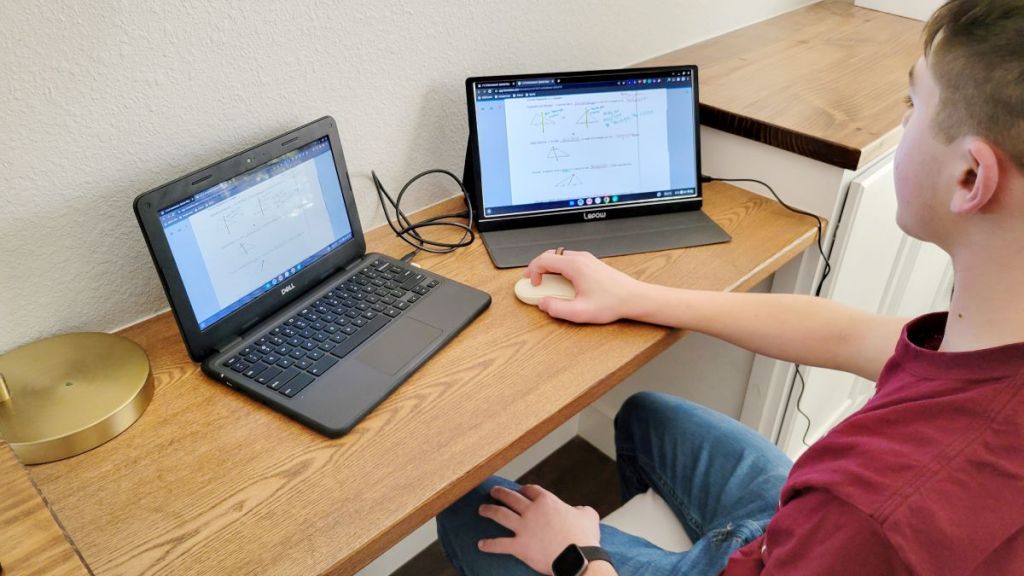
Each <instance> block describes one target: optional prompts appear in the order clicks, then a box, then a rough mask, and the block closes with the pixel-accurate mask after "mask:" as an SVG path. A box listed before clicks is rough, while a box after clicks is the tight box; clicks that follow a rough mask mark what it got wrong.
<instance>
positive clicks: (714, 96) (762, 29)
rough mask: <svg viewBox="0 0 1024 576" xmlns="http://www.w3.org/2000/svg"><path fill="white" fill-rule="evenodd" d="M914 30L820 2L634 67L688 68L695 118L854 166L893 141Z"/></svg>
mask: <svg viewBox="0 0 1024 576" xmlns="http://www.w3.org/2000/svg"><path fill="white" fill-rule="evenodd" d="M922 28H923V24H922V23H921V22H919V21H917V20H911V19H908V18H901V17H899V16H893V15H891V14H885V13H883V12H876V11H874V10H868V9H867V8H858V7H856V6H854V5H853V3H852V2H849V1H843V0H826V1H824V2H820V3H817V4H813V5H811V6H808V7H806V8H802V9H799V10H795V11H793V12H789V13H786V14H783V15H781V16H777V17H775V18H772V19H770V20H766V21H764V22H761V23H758V24H754V25H752V26H747V27H745V28H741V29H739V30H736V31H734V32H730V33H728V34H723V35H722V36H717V37H715V38H712V39H710V40H707V41H705V42H701V43H698V44H695V45H693V46H689V47H687V48H683V49H681V50H676V51H675V52H670V53H668V54H665V55H663V56H659V57H657V58H652V59H650V60H647V61H645V62H642V63H641V64H639V65H642V66H667V65H675V64H696V65H697V66H698V67H699V69H700V77H699V82H700V101H701V110H700V114H701V123H702V124H704V125H706V126H710V127H712V128H717V129H719V130H724V131H726V132H730V133H732V134H737V135H739V136H743V137H745V138H749V139H751V140H756V141H759V142H764V143H765V144H769V145H771V146H775V147H777V148H781V149H783V150H788V151H790V152H795V153H797V154H800V155H802V156H806V157H808V158H813V159H815V160H820V161H822V162H825V163H827V164H831V165H834V166H838V167H840V168H846V169H850V170H855V169H857V168H859V167H862V166H865V165H867V164H868V163H870V162H871V161H872V160H874V159H875V158H877V157H879V156H880V155H881V154H883V153H885V152H886V151H888V150H890V149H892V148H893V147H894V146H895V145H896V144H897V143H898V142H899V138H900V135H901V134H902V129H901V126H900V120H901V118H902V117H903V112H904V110H905V105H904V103H903V97H904V96H905V95H906V94H907V73H908V72H909V70H910V67H911V66H912V65H913V64H914V62H915V61H916V60H917V59H918V57H919V56H920V55H921V52H922V39H921V31H922Z"/></svg>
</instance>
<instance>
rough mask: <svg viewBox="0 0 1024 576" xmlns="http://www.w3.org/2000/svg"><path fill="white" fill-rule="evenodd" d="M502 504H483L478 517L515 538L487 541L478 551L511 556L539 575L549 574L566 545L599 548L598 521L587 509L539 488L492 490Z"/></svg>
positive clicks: (589, 509)
mask: <svg viewBox="0 0 1024 576" xmlns="http://www.w3.org/2000/svg"><path fill="white" fill-rule="evenodd" d="M491 497H492V498H494V499H495V500H497V501H498V502H501V504H503V505H497V504H484V505H482V506H480V515H481V516H483V517H484V518H490V519H491V520H494V521H495V522H497V523H498V524H501V525H502V526H504V527H505V528H508V529H509V530H511V531H512V532H513V533H514V534H515V536H512V537H508V538H490V539H485V540H480V542H479V543H478V544H477V546H479V548H480V551H481V552H487V553H490V554H511V555H512V556H515V557H516V558H518V559H520V560H522V561H523V563H525V564H526V565H527V566H529V567H530V568H532V569H533V570H536V571H537V572H540V573H541V574H548V575H550V574H551V563H552V562H554V561H555V558H557V557H558V555H559V554H560V553H561V552H562V550H565V548H566V546H568V545H569V544H576V545H577V546H600V545H601V527H600V518H599V517H598V515H597V512H596V511H594V509H593V508H590V507H588V506H570V505H568V504H566V503H565V502H562V501H561V500H559V499H558V497H557V496H555V495H554V494H552V493H551V492H548V491H547V490H545V489H543V488H541V487H540V486H534V485H527V486H523V487H522V488H520V489H519V492H515V491H513V490H509V489H508V488H505V487H503V486H495V487H494V488H492V489H491Z"/></svg>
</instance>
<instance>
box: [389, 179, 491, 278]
mask: <svg viewBox="0 0 1024 576" xmlns="http://www.w3.org/2000/svg"><path fill="white" fill-rule="evenodd" d="M429 174H444V175H446V176H448V177H449V178H451V179H452V180H454V181H455V183H456V184H458V185H459V190H461V191H462V195H463V197H465V199H466V211H465V212H457V213H454V214H442V215H440V216H433V217H431V218H427V219H426V220H421V221H419V222H413V221H411V220H409V217H408V216H406V215H405V212H402V208H401V204H402V197H403V196H405V192H406V190H408V189H409V187H410V186H412V185H413V183H415V182H416V181H417V180H419V179H420V178H423V177H424V176H427V175H429ZM370 175H371V176H372V177H373V185H374V187H375V188H376V189H377V199H378V200H380V206H381V208H382V209H383V210H384V219H385V220H387V222H388V226H390V227H391V230H392V231H393V232H394V233H395V236H398V237H399V238H401V239H402V241H403V242H405V243H406V244H408V245H410V246H412V247H413V248H415V250H413V251H412V252H409V253H408V254H406V255H405V256H403V257H402V261H403V262H411V261H412V259H413V258H415V257H416V255H417V254H419V253H420V252H430V253H431V254H447V253H449V252H454V251H455V250H458V249H459V248H462V247H464V246H469V245H470V244H472V243H473V241H474V240H476V234H475V233H474V232H473V203H472V201H471V200H470V198H469V192H467V191H466V187H465V186H464V185H463V184H462V180H460V179H459V177H458V176H456V175H455V174H452V173H451V172H449V171H447V170H443V169H440V168H436V169H433V170H424V171H423V172H420V173H419V174H417V175H415V176H413V177H412V178H410V179H409V181H408V182H406V183H405V185H404V186H402V189H401V190H399V192H398V196H396V197H395V198H392V197H391V195H390V194H388V191H387V190H385V189H384V184H383V183H381V181H380V178H378V177H377V172H376V171H372V170H371V171H370ZM385 201H386V202H387V203H385ZM387 204H390V205H391V209H392V210H393V211H394V212H395V222H392V221H391V214H389V213H388V208H387ZM454 218H465V219H466V223H465V224H463V223H462V222H449V221H448V220H449V219H454ZM434 226H452V227H454V228H458V229H460V230H462V238H461V239H460V240H459V241H458V242H441V241H440V240H431V239H429V238H425V237H424V236H423V235H422V234H420V229H421V228H429V227H434Z"/></svg>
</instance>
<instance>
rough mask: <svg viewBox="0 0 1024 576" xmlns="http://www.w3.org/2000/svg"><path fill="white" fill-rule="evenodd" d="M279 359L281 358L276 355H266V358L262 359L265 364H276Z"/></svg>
mask: <svg viewBox="0 0 1024 576" xmlns="http://www.w3.org/2000/svg"><path fill="white" fill-rule="evenodd" d="M280 359H281V356H280V355H278V354H267V355H266V356H264V357H263V361H264V362H266V363H267V364H277V361H278V360H280Z"/></svg>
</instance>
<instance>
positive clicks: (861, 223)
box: [779, 157, 952, 457]
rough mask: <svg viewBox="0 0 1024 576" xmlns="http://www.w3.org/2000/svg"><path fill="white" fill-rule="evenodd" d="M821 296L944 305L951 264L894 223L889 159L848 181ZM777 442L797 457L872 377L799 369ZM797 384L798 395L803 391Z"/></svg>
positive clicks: (856, 303) (915, 307)
mask: <svg viewBox="0 0 1024 576" xmlns="http://www.w3.org/2000/svg"><path fill="white" fill-rule="evenodd" d="M830 259H831V261H832V266H833V272H832V275H831V276H830V278H829V280H828V282H827V283H826V285H825V287H824V289H823V290H822V296H824V297H828V298H831V299H833V300H836V301H837V302H841V303H843V304H846V305H848V306H853V307H855V308H859V309H861V310H865V311H869V312H874V313H878V314H887V315H899V316H918V315H920V314H924V313H926V312H929V311H932V310H938V309H946V308H947V307H948V305H949V296H950V290H951V287H952V267H951V266H950V261H949V257H948V256H947V255H946V253H945V252H943V251H942V250H940V249H938V248H937V247H935V246H933V245H931V244H924V243H922V242H920V241H918V240H915V239H913V238H911V237H909V236H907V235H906V234H904V233H903V232H902V231H901V230H900V229H899V227H898V226H897V225H896V191H895V185H894V183H893V164H892V159H891V157H890V159H889V160H888V161H886V162H883V163H882V164H880V165H879V166H878V167H877V168H875V169H874V170H871V171H870V172H868V173H867V174H864V175H862V176H860V177H858V178H856V179H855V180H854V181H853V182H852V183H851V184H850V190H849V194H848V196H847V201H846V206H845V207H844V209H843V213H842V217H841V219H840V221H839V223H838V227H837V233H836V242H835V245H834V247H833V249H832V256H831V258H830ZM800 376H802V380H803V381H802V382H801V378H799V377H797V376H794V379H795V381H794V384H793V386H794V394H793V395H792V399H791V401H790V404H789V406H788V407H787V411H786V417H785V421H784V423H783V427H782V434H781V435H780V438H779V446H780V447H781V448H782V449H783V450H784V451H785V452H786V453H787V454H789V455H790V456H792V457H796V456H798V455H799V454H800V453H802V452H803V450H805V449H806V447H807V445H808V444H810V443H811V442H813V441H814V440H815V439H817V438H819V437H821V436H822V435H823V434H825V433H826V432H828V431H829V430H830V429H831V428H832V427H833V426H835V425H836V424H838V423H839V422H840V421H842V420H843V419H844V418H846V417H847V416H848V415H850V414H851V413H853V412H854V411H856V410H858V409H859V408H860V407H861V406H863V405H864V403H865V402H867V400H868V399H869V398H870V397H871V396H872V395H873V394H874V392H875V383H874V382H870V381H867V380H865V379H863V378H859V377H857V376H854V375H852V374H848V373H845V372H837V371H835V370H825V369H822V368H810V367H801V368H800ZM801 390H802V394H801V393H800V392H801Z"/></svg>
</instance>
